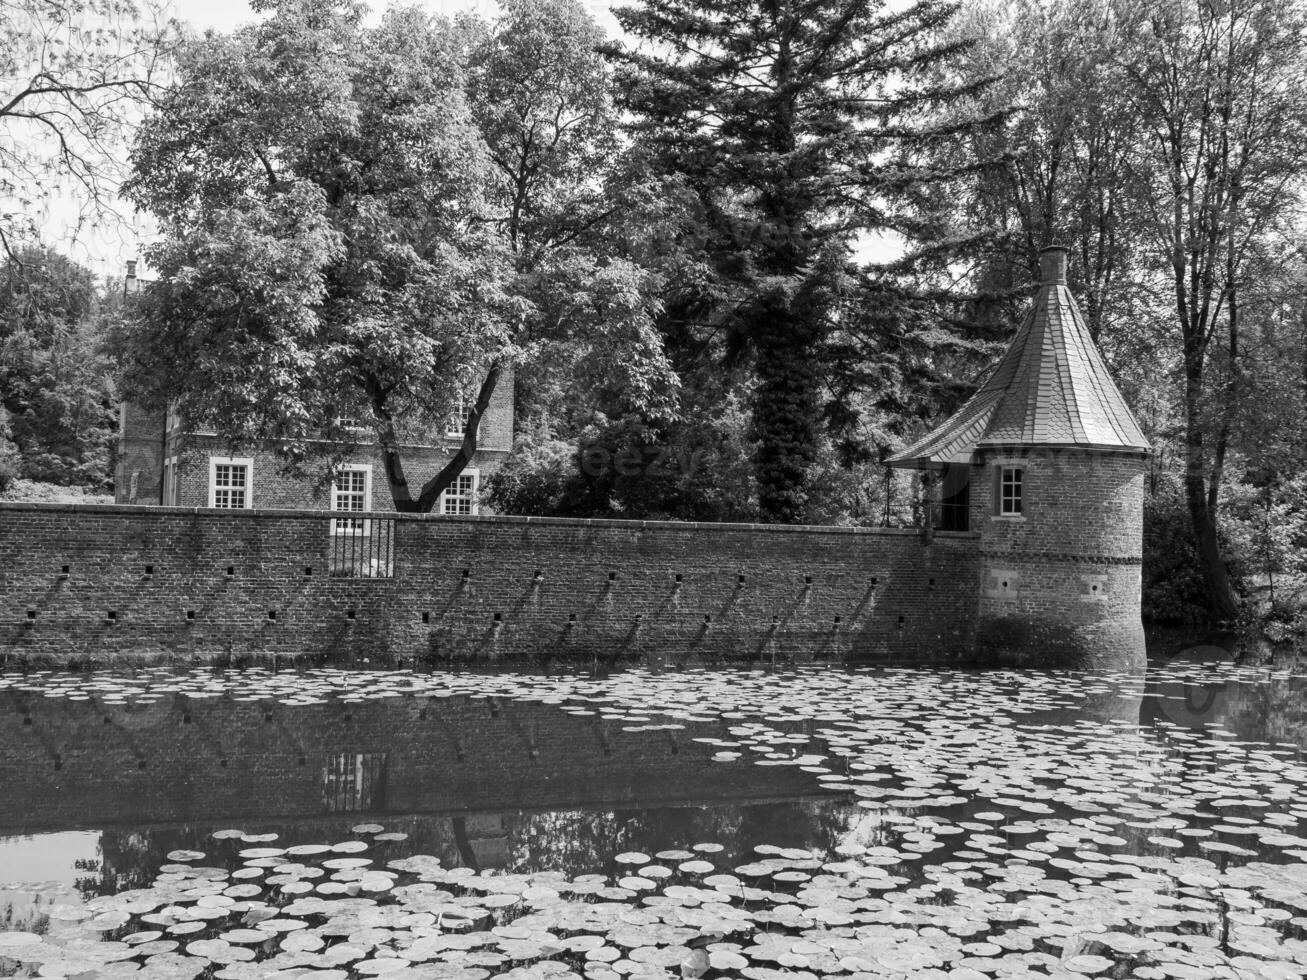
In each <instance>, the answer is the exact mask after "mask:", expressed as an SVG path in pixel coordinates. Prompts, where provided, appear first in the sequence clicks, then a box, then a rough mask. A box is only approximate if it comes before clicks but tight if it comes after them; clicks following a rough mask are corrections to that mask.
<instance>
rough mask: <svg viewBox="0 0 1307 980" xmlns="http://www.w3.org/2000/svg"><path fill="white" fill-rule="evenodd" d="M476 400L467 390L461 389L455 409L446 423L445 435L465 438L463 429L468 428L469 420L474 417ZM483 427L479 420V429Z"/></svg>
mask: <svg viewBox="0 0 1307 980" xmlns="http://www.w3.org/2000/svg"><path fill="white" fill-rule="evenodd" d="M475 404H476V400H475V399H473V398H469V397H468V394H467V392H466V391H463V390H460V391H459V393H458V398H457V400H456V401H455V402H454V411H453V412H451V413H450V415H449V419H448V421H446V423H445V435H446V436H449V437H451V438H453V437H457V438H459V439H461V438H463V430H464V429H466V428H467V420H468V419H470V418H471V417H472V408H473V406H475ZM480 429H481V425H480V423H479V422H478V424H477V430H478V432H479V431H480Z"/></svg>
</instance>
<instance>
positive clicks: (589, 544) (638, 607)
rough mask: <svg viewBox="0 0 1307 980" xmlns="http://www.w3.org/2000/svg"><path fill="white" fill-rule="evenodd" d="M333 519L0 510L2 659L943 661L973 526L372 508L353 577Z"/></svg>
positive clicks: (968, 569) (969, 625)
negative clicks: (382, 541) (374, 571)
mask: <svg viewBox="0 0 1307 980" xmlns="http://www.w3.org/2000/svg"><path fill="white" fill-rule="evenodd" d="M330 519H331V518H330V515H328V514H326V513H321V512H308V511H240V512H237V511H219V510H208V509H190V508H162V507H118V506H90V505H39V504H5V505H0V661H2V662H4V663H6V664H8V665H10V666H15V665H39V664H45V663H49V664H65V663H70V662H74V663H82V664H86V665H96V664H107V663H110V662H117V663H124V662H132V661H143V662H148V661H157V660H174V661H179V662H192V661H194V662H212V661H222V660H225V659H226V658H233V659H238V660H239V659H244V658H252V659H259V660H271V659H273V658H280V657H289V658H307V659H310V660H313V661H328V662H344V663H348V662H355V661H360V660H364V659H366V660H369V661H371V662H373V663H378V662H380V663H388V662H395V661H405V662H409V663H413V662H433V663H439V662H449V661H456V662H494V661H503V662H510V663H516V662H549V661H552V660H559V661H564V662H585V663H588V662H592V661H594V660H601V661H602V660H609V659H614V660H616V659H641V658H652V659H655V660H667V661H670V662H675V663H680V662H697V661H706V662H715V661H719V660H736V661H753V660H763V661H771V660H786V659H790V658H797V659H822V660H837V661H843V660H858V661H868V660H871V661H874V660H883V659H902V660H908V661H912V662H949V661H955V660H958V659H962V658H964V657H965V656H966V654H967V652H968V651H969V649H970V647H971V637H972V631H973V629H974V621H975V612H976V608H977V601H978V590H979V581H980V560H981V559H980V548H979V543H980V542H979V540H978V536H977V535H975V534H963V533H953V534H950V533H938V534H936V535H934V536H933V539H931V540H929V541H928V540H927V539H925V538H923V536H922V535H920V534H919V533H917V532H915V531H911V530H896V529H878V528H812V527H778V526H762V525H729V524H690V523H661V522H640V521H585V520H562V519H546V518H523V517H474V518H466V517H463V518H453V517H438V516H414V515H390V514H386V515H378V516H377V517H376V518H371V519H370V520H372V521H373V522H374V524H375V527H376V529H377V530H376V533H378V534H379V533H380V529H382V528H393V532H392V533H393V562H391V561H389V560H387V561H385V562H383V563H382V564H383V566H385V567H386V569H387V570H393V576H391V577H375V578H374V577H368V578H361V577H341V576H339V575H333V574H331V572H332V569H333V567H338V566H339V563H338V562H333V558H332V554H333V551H332V549H333V547H336V548H338V547H339V546H340V543H339V542H338V541H335V540H334V539H333V538H332V536H331V535H330V533H329V530H330V523H329V522H330ZM391 522H393V523H391ZM371 526H372V525H370V527H371Z"/></svg>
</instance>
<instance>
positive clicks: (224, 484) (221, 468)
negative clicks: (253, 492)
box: [213, 463, 249, 510]
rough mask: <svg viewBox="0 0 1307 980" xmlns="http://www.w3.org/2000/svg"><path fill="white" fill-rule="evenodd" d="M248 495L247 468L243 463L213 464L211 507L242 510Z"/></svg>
mask: <svg viewBox="0 0 1307 980" xmlns="http://www.w3.org/2000/svg"><path fill="white" fill-rule="evenodd" d="M248 493H249V467H248V466H246V465H245V464H244V463H215V464H214V466H213V506H214V507H226V508H235V509H238V510H243V509H244V508H245V506H246V501H247V499H248V496H247V495H248Z"/></svg>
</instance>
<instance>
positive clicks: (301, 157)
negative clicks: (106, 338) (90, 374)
mask: <svg viewBox="0 0 1307 980" xmlns="http://www.w3.org/2000/svg"><path fill="white" fill-rule="evenodd" d="M262 9H266V10H267V12H268V13H269V15H270V16H269V17H268V18H267V19H265V20H263V21H261V22H259V23H258V24H255V25H252V26H249V27H245V28H242V29H241V30H239V31H237V32H236V33H235V34H233V35H232V36H230V37H215V36H209V37H206V38H205V39H203V40H200V41H197V42H194V43H192V44H190V45H189V46H187V47H186V48H185V49H184V51H183V52H182V54H181V57H180V61H179V67H178V80H177V82H176V83H175V84H174V85H173V86H172V87H170V89H169V90H168V92H167V93H166V94H165V95H164V96H163V97H162V98H161V99H160V102H159V105H158V108H157V109H156V111H155V113H154V114H153V115H152V116H151V118H150V119H149V120H147V122H146V123H145V125H144V126H143V127H142V129H141V131H140V133H139V134H138V137H137V141H136V146H135V151H134V156H133V159H134V172H133V176H132V179H131V181H130V183H129V190H130V192H131V194H132V195H133V197H134V199H135V200H136V201H137V202H138V203H139V204H141V205H142V206H143V207H145V208H147V209H148V210H150V211H151V212H152V213H153V214H154V215H156V216H157V217H158V219H159V220H160V222H161V224H162V226H163V228H164V231H165V237H164V240H163V241H162V242H161V243H160V244H158V245H157V246H155V247H153V248H152V249H151V250H150V251H149V253H148V255H149V259H150V262H151V265H152V266H153V267H154V268H155V269H156V270H157V272H158V275H159V281H158V282H157V283H155V284H152V285H151V286H150V287H148V288H147V289H146V290H145V291H144V293H143V296H142V300H141V304H140V307H139V311H138V317H137V318H136V323H135V324H134V325H133V327H132V329H129V330H127V331H125V332H124V335H123V336H122V337H121V342H122V345H123V347H124V349H125V350H127V351H128V357H127V363H128V364H129V370H128V374H127V379H128V384H129V387H130V390H132V391H133V392H135V393H138V394H139V396H140V397H142V399H143V400H144V401H146V402H147V403H152V404H154V405H156V406H161V405H163V404H165V403H172V404H174V405H175V407H176V408H177V409H178V410H179V411H180V412H181V413H182V414H183V415H184V416H185V417H186V418H187V419H189V420H190V421H191V422H192V423H194V424H199V425H209V426H211V427H213V428H214V429H216V430H217V431H218V432H220V433H222V434H223V435H225V436H227V437H228V438H229V439H231V440H232V441H234V442H238V443H240V442H248V441H252V440H255V439H275V440H277V441H278V445H279V446H281V447H282V449H283V451H285V452H286V453H287V455H288V456H289V457H290V458H291V460H292V461H303V460H305V459H308V458H310V457H312V456H313V455H314V454H315V453H320V452H322V451H323V448H322V447H323V446H326V447H328V449H329V448H330V446H331V445H332V442H331V441H330V437H331V436H337V437H339V436H340V435H341V433H340V432H339V431H338V430H337V428H336V426H335V423H334V420H335V419H337V418H339V417H342V416H344V417H353V418H360V417H361V418H367V419H370V420H371V421H372V423H373V424H374V426H375V428H376V432H377V436H378V439H379V440H380V442H381V444H382V446H383V450H384V451H383V459H384V460H385V463H386V473H387V477H388V481H389V483H390V487H391V492H392V495H393V496H394V498H395V503H396V505H397V506H398V507H399V508H400V509H420V510H427V509H430V507H431V506H432V505H433V504H434V502H435V500H436V499H437V498H438V496H439V493H440V491H441V490H443V489H444V486H447V485H448V483H449V482H451V481H452V479H453V477H454V475H456V474H457V472H458V470H460V469H461V468H462V465H465V463H466V459H464V460H462V463H461V464H460V465H459V466H458V467H456V468H454V469H453V472H446V473H442V474H439V475H438V476H437V478H433V480H432V481H428V483H427V484H426V485H425V486H423V487H422V488H420V491H419V492H418V493H417V494H416V495H415V494H413V493H412V492H411V491H410V489H409V487H408V481H407V479H406V477H405V474H404V470H403V461H402V443H403V441H404V438H405V436H406V435H408V434H411V433H414V432H420V431H423V430H428V429H430V428H433V427H435V426H438V425H439V424H440V423H441V421H442V420H443V419H444V418H445V417H446V416H448V415H449V414H450V412H451V410H452V408H453V405H454V402H455V400H456V398H457V395H458V393H459V391H460V389H461V388H463V387H464V385H465V379H466V378H467V377H468V376H469V375H470V374H472V373H474V372H476V371H477V370H479V368H478V366H479V365H483V364H486V363H491V364H498V363H500V362H502V361H505V360H511V359H512V358H513V357H515V356H516V351H515V349H514V347H513V343H512V337H511V335H510V332H509V331H508V329H507V327H506V323H507V320H508V315H509V312H510V309H511V303H510V302H508V300H507V298H506V297H505V295H504V293H503V287H504V279H505V274H506V268H505V264H504V258H503V254H502V252H503V250H502V248H501V247H500V244H499V243H498V241H497V239H496V236H495V235H494V234H493V232H491V231H490V230H489V229H488V228H487V227H486V225H485V224H484V220H483V219H484V218H485V217H486V200H485V198H486V191H487V187H488V184H489V174H488V172H487V169H486V156H485V150H484V146H483V144H482V142H481V141H480V139H479V138H478V134H477V130H476V126H475V122H474V120H473V118H472V116H471V113H470V111H469V109H468V106H467V102H466V100H465V98H464V96H463V83H464V77H463V70H462V64H463V59H464V49H465V48H466V45H467V43H468V42H469V40H470V35H469V31H468V30H467V29H466V27H465V26H464V25H461V24H451V23H449V22H447V21H443V20H437V19H432V18H429V17H427V16H426V15H424V14H421V13H420V12H418V11H416V10H412V9H408V10H394V11H391V12H389V13H387V14H386V15H385V16H384V17H383V18H382V19H381V22H380V24H379V25H378V26H376V27H366V26H364V24H363V14H364V8H363V7H362V6H361V5H360V4H357V3H352V2H342V3H337V4H333V5H329V6H322V5H319V4H316V3H309V2H306V0H286V2H283V3H277V4H265V5H263V6H262ZM494 377H496V378H497V377H498V373H497V371H496V372H495V374H494ZM482 387H483V389H484V388H485V385H484V383H483V385H482ZM490 390H493V383H492V384H491V385H490ZM480 394H481V395H484V397H480V396H478V397H477V399H476V403H477V407H476V409H475V410H474V412H473V416H474V417H473V418H472V419H470V420H469V431H470V433H472V435H471V439H472V443H473V445H472V448H473V449H475V435H474V434H475V431H476V423H477V422H478V421H479V418H480V415H481V413H482V412H484V410H485V407H486V403H487V401H488V398H489V391H485V390H483V391H482V392H481V393H480ZM324 433H326V434H327V435H328V437H329V441H328V442H327V443H320V442H318V441H317V440H318V439H319V437H320V436H321V435H322V434H324ZM468 455H470V453H469V454H468ZM447 469H448V468H447Z"/></svg>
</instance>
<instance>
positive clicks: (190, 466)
mask: <svg viewBox="0 0 1307 980" xmlns="http://www.w3.org/2000/svg"><path fill="white" fill-rule="evenodd" d="M231 452H232V450H231V449H230V448H229V447H227V446H225V445H223V444H222V443H221V442H220V441H219V440H218V439H217V438H215V437H214V436H205V435H195V434H192V435H189V436H188V437H187V438H186V443H185V447H184V448H182V449H180V450H179V452H178V454H177V460H178V462H177V473H178V477H177V479H178V484H177V487H178V494H177V504H178V506H181V507H208V506H209V459H210V457H226V456H228V455H230V454H231ZM236 454H237V455H238V456H241V457H245V458H249V459H251V460H252V463H251V466H252V469H253V476H252V491H251V503H252V505H253V507H254V508H256V509H261V510H275V509H286V510H317V509H322V510H325V509H327V507H328V505H329V499H328V498H329V489H328V487H327V485H326V484H325V482H324V479H325V474H326V463H325V462H323V463H321V464H320V465H319V466H318V467H316V468H315V471H312V472H308V473H305V474H300V475H296V474H292V473H289V472H287V471H286V469H285V461H284V460H283V459H281V458H280V457H278V456H277V455H276V454H275V453H272V452H269V451H266V450H253V451H245V450H237V451H236ZM453 455H454V449H452V448H450V447H447V446H410V447H407V448H406V449H405V450H404V454H403V457H402V458H403V462H404V475H405V477H406V478H407V479H408V483H409V487H410V488H411V492H412V493H413V495H414V496H416V495H417V493H418V492H419V491H420V490H421V488H422V484H424V483H425V482H426V481H427V480H429V479H431V478H432V477H433V476H435V475H436V474H437V473H439V472H440V469H441V467H443V466H444V465H445V464H446V463H447V462H449V460H450V459H451V458H452V457H453ZM507 458H508V453H506V452H500V451H496V450H486V449H481V448H478V449H477V452H476V455H475V456H474V457H473V460H472V464H471V466H469V467H468V470H466V471H465V472H468V471H471V470H476V471H477V475H478V479H479V481H484V480H485V479H486V477H488V476H489V475H490V474H491V473H494V472H495V471H496V470H498V469H499V467H500V466H502V465H503V463H504V460H506V459H507ZM346 462H348V463H351V464H357V463H362V464H367V465H369V466H371V467H372V509H373V510H375V511H393V510H394V509H395V504H394V499H393V498H392V496H391V493H390V486H389V485H388V484H387V482H386V473H385V470H384V469H383V468H382V462H381V451H380V448H379V447H378V446H377V445H375V444H372V445H360V446H358V447H357V451H356V452H355V453H353V454H351V455H350V456H349V457H348V459H347V460H346ZM480 485H481V484H480V483H478V486H480ZM482 512H483V513H485V511H484V510H483V511H482Z"/></svg>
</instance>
